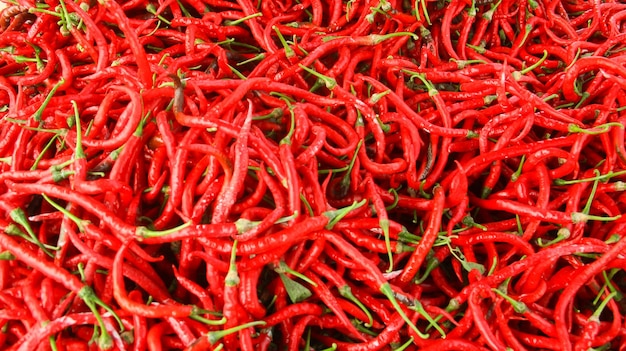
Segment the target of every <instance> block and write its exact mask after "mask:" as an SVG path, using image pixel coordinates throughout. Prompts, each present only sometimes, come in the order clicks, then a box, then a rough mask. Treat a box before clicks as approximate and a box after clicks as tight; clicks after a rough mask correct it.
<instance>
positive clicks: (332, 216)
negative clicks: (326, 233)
mask: <svg viewBox="0 0 626 351" xmlns="http://www.w3.org/2000/svg"><path fill="white" fill-rule="evenodd" d="M366 203H367V200H366V199H363V200H361V201H358V202H357V201H354V202H353V203H352V205H350V206H348V207H344V208H340V209H337V210H332V211H326V212H324V213H322V214H323V215H324V216H326V217H328V224H327V225H326V229H328V230H332V229H333V227H334V226H335V224H337V222H339V221H340V220H342V219H343V218H344V217H345V216H347V215H348V213H350V212H351V211H352V210H356V209H357V208H359V207H361V206H363V205H365V204H366Z"/></svg>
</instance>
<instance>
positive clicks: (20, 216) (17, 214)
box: [9, 207, 54, 257]
mask: <svg viewBox="0 0 626 351" xmlns="http://www.w3.org/2000/svg"><path fill="white" fill-rule="evenodd" d="M9 216H10V217H11V219H12V220H13V222H15V223H17V224H19V225H21V226H22V227H23V228H24V229H25V230H26V233H27V234H28V237H29V238H30V239H31V240H29V241H31V242H32V243H34V244H35V245H37V246H38V247H39V248H40V249H41V251H43V252H44V253H45V254H46V255H48V256H50V257H54V255H53V254H52V253H51V252H50V251H49V250H48V249H47V248H46V246H45V245H44V244H43V243H42V242H41V241H39V238H38V237H37V235H35V232H34V231H33V228H32V227H31V226H30V223H29V222H28V217H27V216H26V213H24V211H23V210H22V209H21V208H19V207H17V208H15V209H14V210H12V211H11V212H9Z"/></svg>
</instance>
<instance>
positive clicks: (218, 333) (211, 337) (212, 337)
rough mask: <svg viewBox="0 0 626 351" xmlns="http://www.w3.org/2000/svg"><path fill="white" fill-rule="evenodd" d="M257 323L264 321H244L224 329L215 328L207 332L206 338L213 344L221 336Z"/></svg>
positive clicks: (260, 323) (263, 323)
mask: <svg viewBox="0 0 626 351" xmlns="http://www.w3.org/2000/svg"><path fill="white" fill-rule="evenodd" d="M258 325H265V322H264V321H254V322H249V323H245V324H242V325H238V326H236V327H232V328H229V329H224V330H215V331H210V332H208V333H207V334H206V335H207V340H208V341H209V344H211V345H215V344H216V343H217V342H218V341H219V340H220V339H221V338H223V337H225V336H227V335H230V334H233V333H236V332H238V331H240V330H243V329H246V328H250V327H255V326H258Z"/></svg>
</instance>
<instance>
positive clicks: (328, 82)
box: [298, 64, 337, 90]
mask: <svg viewBox="0 0 626 351" xmlns="http://www.w3.org/2000/svg"><path fill="white" fill-rule="evenodd" d="M298 66H300V68H302V69H303V70H305V71H307V72H308V73H310V74H312V75H314V76H315V77H317V79H319V80H320V81H321V82H323V83H324V86H326V88H328V89H329V90H333V89H334V88H335V87H336V86H337V81H336V80H335V79H334V78H331V77H327V76H325V75H323V74H321V73H319V72H317V71H316V70H314V69H312V68H309V67H307V66H305V65H303V64H299V65H298Z"/></svg>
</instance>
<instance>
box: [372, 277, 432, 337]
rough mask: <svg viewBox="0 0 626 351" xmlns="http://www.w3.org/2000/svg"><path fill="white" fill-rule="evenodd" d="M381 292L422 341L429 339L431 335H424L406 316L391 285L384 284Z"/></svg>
mask: <svg viewBox="0 0 626 351" xmlns="http://www.w3.org/2000/svg"><path fill="white" fill-rule="evenodd" d="M379 290H380V292H381V293H382V294H383V295H385V297H387V299H388V300H389V302H391V305H392V306H393V308H394V309H395V310H396V312H398V314H399V315H400V317H401V318H402V319H403V320H404V322H405V323H406V324H407V325H408V326H409V327H410V328H411V329H413V331H414V332H415V334H417V335H418V336H419V337H420V338H422V339H428V337H429V335H428V334H424V333H422V332H421V331H420V330H419V329H417V326H416V325H415V323H413V322H412V321H411V319H410V318H409V317H408V316H407V315H406V313H404V310H403V309H402V306H400V304H399V303H398V300H396V297H395V295H394V294H393V290H392V289H391V285H390V284H389V283H388V282H387V283H384V284H383V285H381V286H380V289H379Z"/></svg>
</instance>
